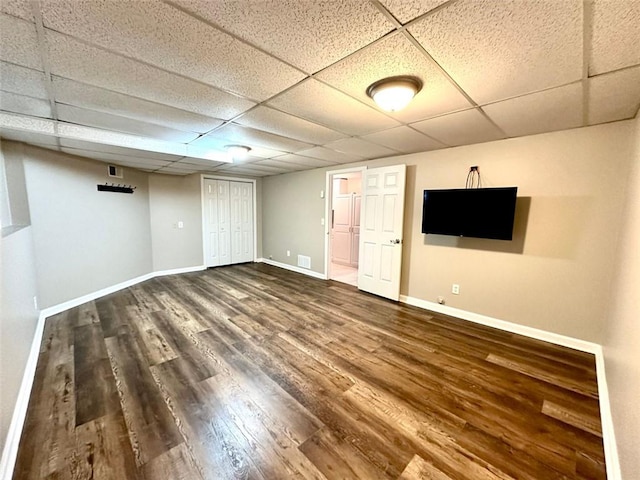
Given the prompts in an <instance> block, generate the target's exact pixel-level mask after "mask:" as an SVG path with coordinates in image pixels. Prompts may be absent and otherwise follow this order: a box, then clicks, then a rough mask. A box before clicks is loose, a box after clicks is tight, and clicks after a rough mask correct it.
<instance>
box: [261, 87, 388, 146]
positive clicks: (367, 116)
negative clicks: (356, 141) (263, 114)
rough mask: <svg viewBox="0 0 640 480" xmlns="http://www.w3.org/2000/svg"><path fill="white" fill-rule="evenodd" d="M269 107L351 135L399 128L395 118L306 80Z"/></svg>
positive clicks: (277, 98)
mask: <svg viewBox="0 0 640 480" xmlns="http://www.w3.org/2000/svg"><path fill="white" fill-rule="evenodd" d="M268 103H269V104H271V105H273V106H274V107H276V108H278V109H280V110H284V111H285V112H289V113H292V114H294V115H298V116H301V117H304V118H306V119H308V120H311V121H314V122H317V123H320V124H322V125H328V126H330V127H331V128H333V129H335V130H338V131H340V132H343V133H348V134H350V135H362V134H366V133H371V132H375V131H377V130H384V129H385V128H391V127H394V126H396V125H399V122H397V121H395V120H393V119H392V118H389V117H387V116H385V115H383V114H382V113H380V112H378V111H376V110H375V109H373V108H371V107H368V106H366V105H363V104H362V103H360V102H358V101H357V100H354V99H353V98H351V97H349V96H348V95H345V94H344V93H342V92H339V91H337V90H335V89H334V88H331V87H329V86H328V85H324V84H323V83H320V82H318V81H317V80H314V79H309V80H305V81H304V82H302V83H301V84H299V85H296V86H295V87H294V88H292V89H291V90H289V91H287V92H285V93H283V94H282V95H279V96H278V97H276V98H275V99H273V100H271V101H269V102H268Z"/></svg>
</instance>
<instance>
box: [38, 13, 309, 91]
mask: <svg viewBox="0 0 640 480" xmlns="http://www.w3.org/2000/svg"><path fill="white" fill-rule="evenodd" d="M211 5H215V3H212V4H211ZM42 15H43V21H44V24H45V27H48V28H51V29H53V30H56V31H60V32H63V33H67V34H69V35H72V36H74V37H77V38H81V39H84V40H87V41H89V42H91V43H94V44H96V45H100V46H102V47H104V48H107V49H109V50H113V51H116V52H118V53H121V54H123V55H126V56H128V57H132V58H137V59H139V60H142V61H144V62H147V63H150V64H152V65H155V66H158V67H160V68H163V69H166V70H169V71H171V72H176V73H180V74H181V75H184V76H187V77H190V78H194V79H197V80H200V81H202V82H204V83H208V84H210V85H215V86H217V87H219V88H223V89H225V90H229V91H232V92H235V93H239V94H241V95H245V96H249V97H251V98H254V99H258V100H263V99H266V98H268V97H270V96H272V95H274V94H275V93H277V92H279V91H280V90H282V89H284V88H286V87H289V86H291V85H293V84H294V83H296V82H298V81H300V80H301V79H302V78H304V75H303V74H302V73H301V72H299V71H297V70H295V69H293V68H291V67H289V66H287V65H285V64H284V63H282V62H280V61H278V60H276V59H275V58H273V57H271V56H269V55H265V54H264V53H262V52H260V51H259V50H256V49H255V48H253V47H250V46H248V45H247V44H245V43H243V42H240V41H238V40H236V39H235V38H233V37H232V36H230V35H228V34H226V33H224V32H221V31H220V30H218V29H216V28H213V27H211V26H209V25H207V24H205V23H203V22H201V21H199V20H197V19H195V18H194V17H192V16H190V15H187V14H186V13H184V12H182V11H180V10H178V9H176V8H173V7H171V6H169V5H167V4H165V3H162V2H159V1H156V0H136V1H133V2H112V1H106V2H97V1H95V0H50V1H46V2H44V4H43V9H42ZM274 71H277V72H278V74H277V75H273V72H274Z"/></svg>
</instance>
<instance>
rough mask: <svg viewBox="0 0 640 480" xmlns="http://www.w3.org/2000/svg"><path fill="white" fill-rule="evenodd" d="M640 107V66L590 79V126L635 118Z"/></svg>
mask: <svg viewBox="0 0 640 480" xmlns="http://www.w3.org/2000/svg"><path fill="white" fill-rule="evenodd" d="M638 106H640V66H638V67H633V68H628V69H626V70H620V71H617V72H612V73H607V74H604V75H599V76H597V77H594V78H590V79H589V125H595V124H596V123H603V122H613V121H616V120H624V119H626V118H633V116H634V115H636V113H637V112H638Z"/></svg>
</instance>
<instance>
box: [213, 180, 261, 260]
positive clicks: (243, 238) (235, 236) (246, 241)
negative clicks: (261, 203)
mask: <svg viewBox="0 0 640 480" xmlns="http://www.w3.org/2000/svg"><path fill="white" fill-rule="evenodd" d="M204 198H205V200H204V217H205V218H204V225H205V235H204V242H205V246H204V247H205V248H204V250H205V265H206V266H207V267H217V266H221V265H230V264H232V263H243V262H251V261H253V259H254V252H253V215H254V213H253V184H252V183H248V182H234V181H230V180H213V179H208V178H205V180H204Z"/></svg>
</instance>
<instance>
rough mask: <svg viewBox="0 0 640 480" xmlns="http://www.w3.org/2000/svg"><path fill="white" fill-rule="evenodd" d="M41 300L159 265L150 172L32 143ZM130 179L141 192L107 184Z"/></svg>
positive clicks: (27, 153) (30, 182)
mask: <svg viewBox="0 0 640 480" xmlns="http://www.w3.org/2000/svg"><path fill="white" fill-rule="evenodd" d="M24 166H25V176H26V181H27V192H28V197H29V205H30V211H31V223H32V225H33V239H34V245H35V258H36V270H37V272H38V292H39V297H40V307H41V308H46V307H50V306H52V305H57V304H60V303H62V302H65V301H68V300H72V299H75V298H78V297H81V296H82V295H86V294H89V293H92V292H95V291H98V290H101V289H103V288H106V287H110V286H112V285H116V284H118V283H121V282H124V281H126V280H130V279H133V278H135V277H138V276H140V275H144V274H147V273H149V272H151V271H152V265H151V233H150V231H151V229H150V220H149V193H148V175H147V174H146V173H143V172H140V171H137V170H133V169H129V168H124V169H123V170H124V178H123V179H113V178H110V177H109V176H108V175H107V165H106V164H105V163H102V162H95V161H92V160H85V159H82V158H79V157H74V156H72V155H67V154H64V153H59V152H54V151H50V150H43V149H40V148H36V147H30V146H24ZM114 180H115V183H125V184H127V185H129V184H131V185H135V186H136V187H137V189H136V191H135V193H133V194H123V193H113V192H99V191H97V188H96V186H97V184H100V183H105V182H109V183H111V182H114Z"/></svg>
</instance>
